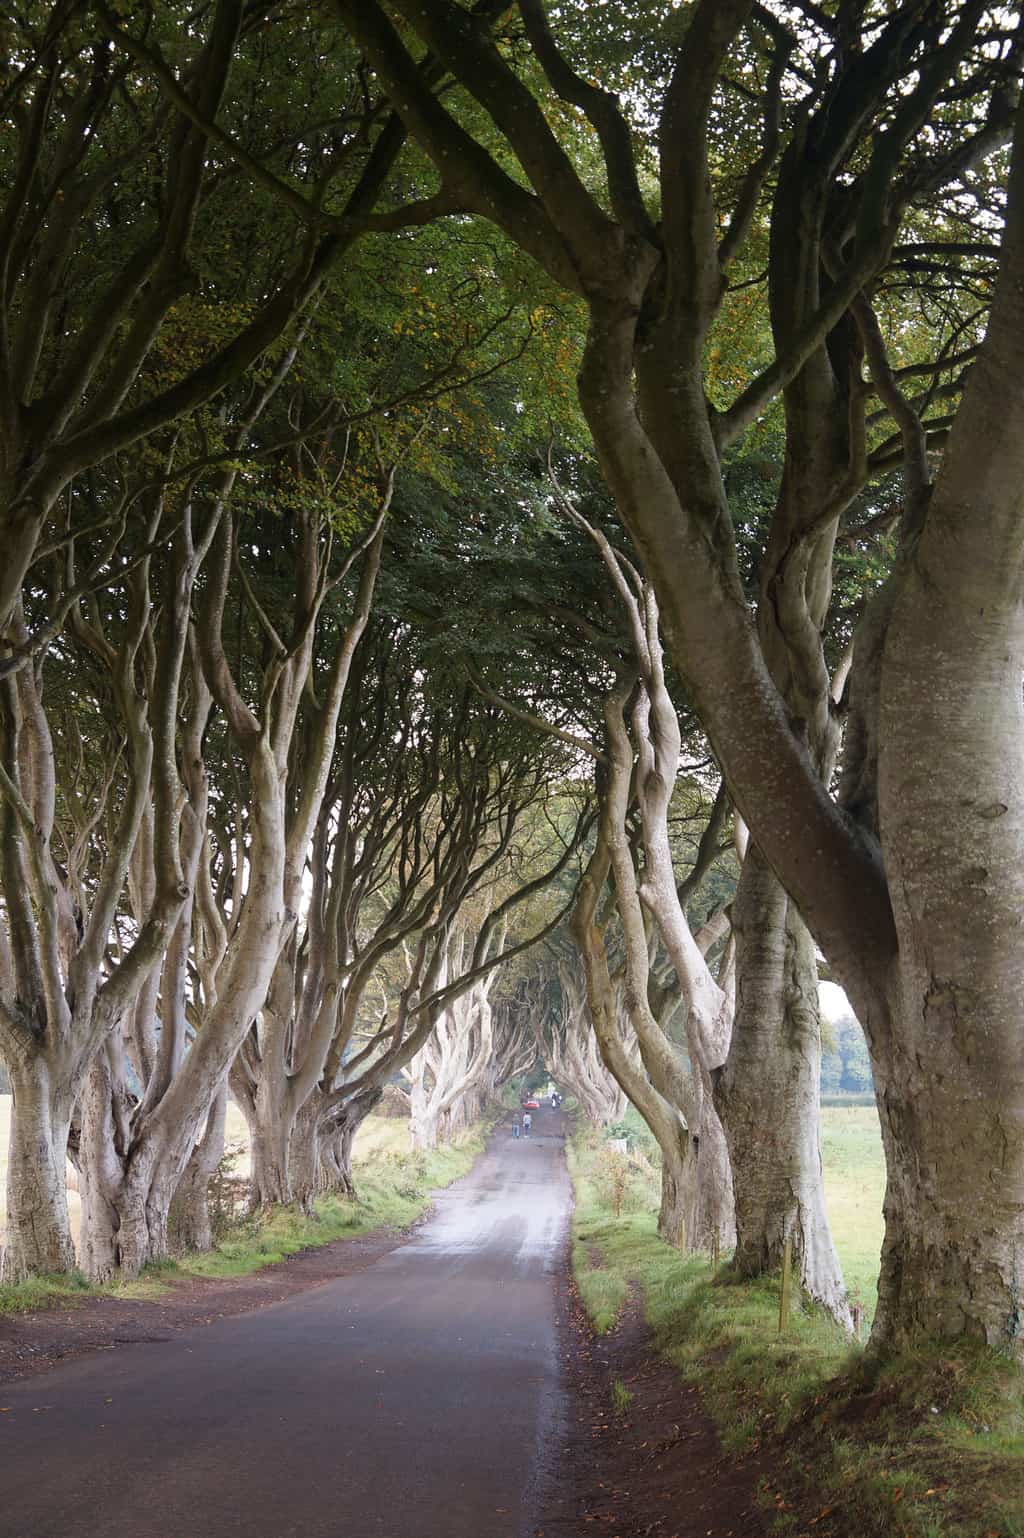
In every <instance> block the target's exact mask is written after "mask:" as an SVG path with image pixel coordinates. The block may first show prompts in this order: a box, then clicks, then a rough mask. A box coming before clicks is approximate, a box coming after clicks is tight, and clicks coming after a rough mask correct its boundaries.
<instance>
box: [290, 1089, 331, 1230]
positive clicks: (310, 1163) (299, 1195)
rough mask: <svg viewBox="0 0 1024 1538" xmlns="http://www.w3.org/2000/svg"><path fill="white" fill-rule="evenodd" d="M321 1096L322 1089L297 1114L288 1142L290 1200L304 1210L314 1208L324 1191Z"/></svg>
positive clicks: (309, 1210) (306, 1211) (315, 1092)
mask: <svg viewBox="0 0 1024 1538" xmlns="http://www.w3.org/2000/svg"><path fill="white" fill-rule="evenodd" d="M322 1099H323V1096H322V1093H321V1091H320V1090H319V1089H316V1090H314V1091H313V1094H312V1095H311V1096H310V1097H309V1099H308V1100H307V1101H306V1103H305V1105H304V1106H303V1107H302V1109H301V1111H300V1112H299V1114H298V1115H297V1116H296V1117H295V1120H294V1122H293V1124H292V1132H291V1138H290V1142H289V1152H288V1171H289V1191H290V1196H289V1200H290V1201H293V1202H295V1203H297V1204H298V1206H299V1207H300V1208H301V1209H302V1211H303V1212H305V1213H311V1212H312V1211H313V1203H314V1202H315V1201H316V1198H317V1197H318V1196H319V1195H320V1194H321V1193H322V1192H323V1190H324V1185H323V1181H322V1176H321V1145H322V1142H323V1137H322V1132H321V1117H322V1114H323V1108H322V1105H321V1101H322Z"/></svg>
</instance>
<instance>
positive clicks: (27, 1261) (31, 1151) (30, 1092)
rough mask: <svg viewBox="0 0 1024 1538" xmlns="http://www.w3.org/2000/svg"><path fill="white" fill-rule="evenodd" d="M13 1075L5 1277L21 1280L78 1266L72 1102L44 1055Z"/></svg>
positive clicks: (17, 1068) (14, 1066) (12, 1068)
mask: <svg viewBox="0 0 1024 1538" xmlns="http://www.w3.org/2000/svg"><path fill="white" fill-rule="evenodd" d="M9 1073H10V1080H11V1093H12V1097H13V1099H12V1108H11V1136H10V1154H9V1157H10V1163H9V1165H8V1170H7V1239H6V1244H5V1246H4V1252H3V1276H4V1280H5V1281H19V1280H20V1279H21V1278H22V1277H25V1276H28V1275H38V1274H40V1273H46V1272H55V1271H73V1270H74V1269H75V1265H76V1259H75V1246H74V1242H73V1241H72V1238H71V1226H70V1223H69V1220H68V1200H67V1180H66V1161H67V1150H68V1134H69V1131H70V1127H71V1111H72V1106H71V1098H70V1095H69V1094H68V1093H67V1091H66V1089H65V1088H64V1086H63V1085H62V1083H61V1077H60V1075H59V1073H56V1072H55V1071H54V1069H53V1068H52V1066H51V1065H50V1064H48V1063H46V1062H45V1060H44V1059H43V1058H42V1057H41V1056H36V1057H35V1058H34V1060H33V1061H32V1062H31V1063H29V1064H28V1065H27V1066H26V1067H25V1068H24V1069H23V1068H21V1067H20V1066H19V1065H17V1064H11V1065H10V1067H9Z"/></svg>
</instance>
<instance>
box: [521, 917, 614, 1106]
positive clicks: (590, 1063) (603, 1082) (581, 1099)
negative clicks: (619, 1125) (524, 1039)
mask: <svg viewBox="0 0 1024 1538" xmlns="http://www.w3.org/2000/svg"><path fill="white" fill-rule="evenodd" d="M547 950H548V954H547V955H546V956H545V958H544V967H545V972H544V974H543V975H542V976H541V977H540V978H538V979H536V980H535V986H534V987H533V988H532V989H529V990H527V991H525V992H524V997H523V1007H524V1009H525V1010H526V1011H527V1012H528V1014H529V1015H530V1016H531V1017H532V1019H533V1029H534V1034H535V1036H536V1040H537V1050H538V1052H539V1054H540V1057H541V1060H542V1061H543V1063H544V1065H545V1067H546V1068H547V1070H548V1072H549V1074H550V1075H551V1077H552V1079H553V1080H554V1081H555V1083H556V1084H557V1085H559V1087H564V1088H565V1089H566V1090H567V1091H568V1092H569V1094H570V1095H572V1096H573V1097H574V1098H575V1099H576V1100H577V1101H578V1103H579V1107H580V1110H581V1111H582V1113H583V1115H584V1117H585V1118H586V1120H587V1121H590V1122H593V1123H595V1125H597V1126H610V1125H611V1124H612V1123H614V1122H618V1121H621V1120H622V1118H623V1116H624V1115H625V1113H626V1105H627V1097H626V1092H625V1090H624V1089H623V1088H622V1086H621V1085H620V1084H618V1083H617V1081H616V1080H615V1078H614V1077H613V1076H612V1074H611V1073H609V1071H608V1069H607V1068H606V1067H605V1065H604V1063H603V1061H602V1059H601V1053H600V1049H599V1047H598V1042H597V1036H596V1035H595V1033H594V1030H593V1027H592V1026H591V1023H590V1013H589V1009H588V1005H587V990H586V983H585V980H584V978H583V977H582V976H581V975H580V962H579V956H578V953H577V952H576V949H575V947H574V946H573V947H572V948H571V949H569V948H568V947H567V946H566V945H565V943H564V941H563V944H562V945H561V946H558V947H557V948H556V946H555V944H554V943H551V944H550V945H549V946H548V948H547ZM549 969H551V970H553V972H554V981H553V980H552V978H551V976H550V975H549ZM633 1050H634V1053H635V1046H634V1049H633Z"/></svg>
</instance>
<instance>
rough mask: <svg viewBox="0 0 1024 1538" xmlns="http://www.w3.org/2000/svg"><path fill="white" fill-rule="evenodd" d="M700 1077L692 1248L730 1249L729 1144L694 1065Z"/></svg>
mask: <svg viewBox="0 0 1024 1538" xmlns="http://www.w3.org/2000/svg"><path fill="white" fill-rule="evenodd" d="M694 1072H695V1073H696V1074H697V1075H698V1077H699V1079H700V1081H701V1085H700V1087H701V1109H700V1120H699V1122H698V1132H697V1137H696V1138H695V1139H694V1142H695V1143H696V1161H697V1167H696V1171H695V1174H694V1202H693V1217H692V1220H691V1241H690V1244H691V1248H692V1249H695V1250H708V1251H711V1252H712V1253H715V1252H716V1251H717V1252H718V1253H719V1254H720V1253H721V1252H722V1251H724V1250H731V1249H732V1248H733V1246H734V1245H735V1243H736V1204H735V1197H734V1192H733V1184H732V1163H731V1161H730V1158H729V1144H728V1141H727V1139H726V1136H725V1129H724V1128H723V1126H722V1123H721V1120H720V1118H719V1115H718V1112H717V1110H716V1109H715V1103H714V1098H713V1096H712V1091H711V1080H710V1076H709V1075H708V1074H707V1072H706V1071H705V1070H704V1069H703V1068H700V1067H699V1066H697V1065H694Z"/></svg>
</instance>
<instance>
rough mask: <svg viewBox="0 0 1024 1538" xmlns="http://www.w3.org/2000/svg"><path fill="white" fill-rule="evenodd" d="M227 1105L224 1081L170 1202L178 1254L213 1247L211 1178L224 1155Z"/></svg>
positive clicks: (172, 1235)
mask: <svg viewBox="0 0 1024 1538" xmlns="http://www.w3.org/2000/svg"><path fill="white" fill-rule="evenodd" d="M227 1109H228V1091H227V1085H226V1084H225V1085H224V1086H223V1088H222V1089H221V1090H220V1092H219V1093H218V1095H217V1098H216V1099H215V1100H214V1102H213V1105H212V1106H211V1108H210V1114H209V1117H208V1118H207V1123H206V1131H205V1132H204V1134H203V1137H202V1140H201V1141H200V1142H199V1143H197V1145H196V1147H195V1148H194V1149H193V1150H192V1155H191V1157H190V1159H189V1161H188V1163H187V1164H186V1166H185V1173H184V1174H183V1175H182V1177H181V1180H180V1181H179V1182H178V1189H177V1191H176V1192H175V1193H174V1200H173V1202H172V1203H171V1213H170V1223H169V1238H170V1245H171V1248H172V1250H173V1251H174V1253H175V1254H177V1255H187V1254H189V1253H191V1252H195V1251H202V1250H212V1249H213V1240H214V1233H213V1220H212V1216H211V1213H210V1181H211V1180H212V1179H213V1176H214V1175H215V1174H216V1172H217V1166H218V1165H219V1164H220V1161H221V1159H223V1157H224V1129H225V1126H226V1123H227Z"/></svg>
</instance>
